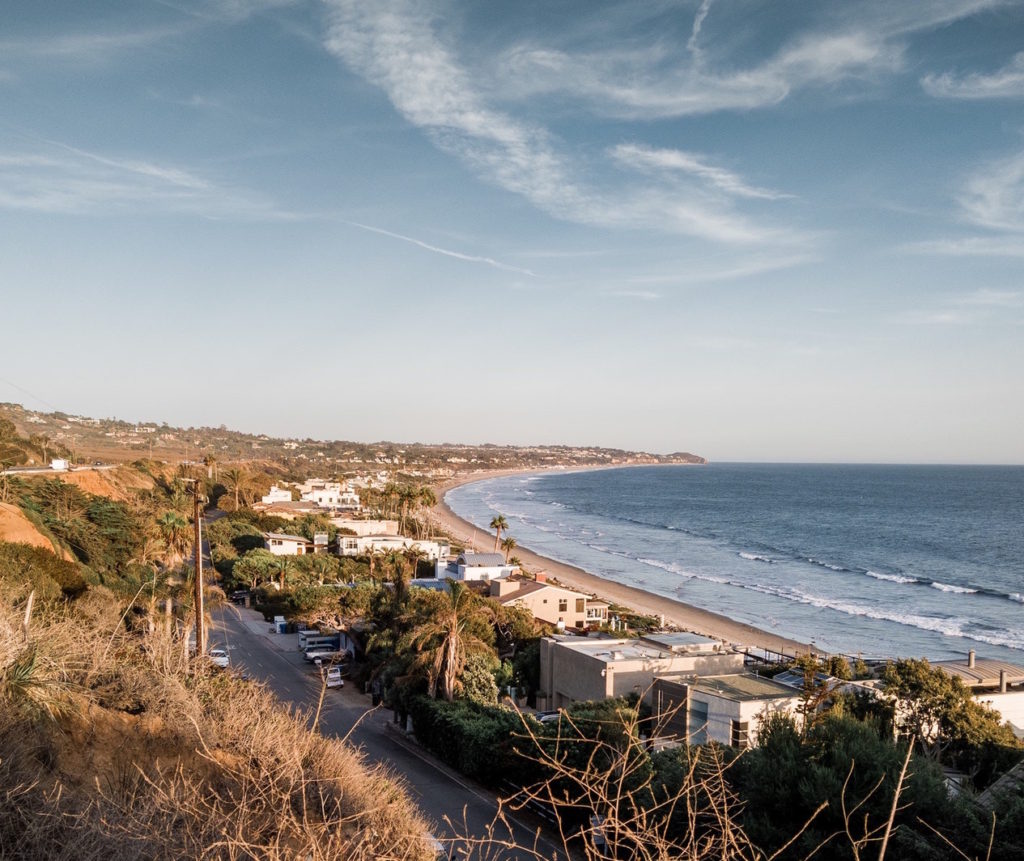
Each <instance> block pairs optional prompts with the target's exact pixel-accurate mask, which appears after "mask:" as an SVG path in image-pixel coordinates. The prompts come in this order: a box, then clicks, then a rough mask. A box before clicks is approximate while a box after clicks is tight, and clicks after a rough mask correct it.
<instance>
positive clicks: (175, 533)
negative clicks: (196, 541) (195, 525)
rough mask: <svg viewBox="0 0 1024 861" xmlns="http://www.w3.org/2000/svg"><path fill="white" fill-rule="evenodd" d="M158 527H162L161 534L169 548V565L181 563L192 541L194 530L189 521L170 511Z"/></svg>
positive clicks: (166, 557) (160, 520)
mask: <svg viewBox="0 0 1024 861" xmlns="http://www.w3.org/2000/svg"><path fill="white" fill-rule="evenodd" d="M156 525H157V526H158V527H160V534H161V535H162V536H163V539H164V544H165V545H166V547H167V554H166V556H165V560H167V561H168V563H169V564H174V563H175V562H179V561H180V560H181V559H182V557H184V555H185V551H186V550H187V549H188V546H189V544H190V543H191V541H192V530H191V528H190V527H189V524H188V520H186V519H185V518H184V517H182V516H181V515H180V514H179V513H178V512H177V511H168V512H166V513H165V514H164V515H163V516H162V517H160V518H159V519H158V520H157V522H156Z"/></svg>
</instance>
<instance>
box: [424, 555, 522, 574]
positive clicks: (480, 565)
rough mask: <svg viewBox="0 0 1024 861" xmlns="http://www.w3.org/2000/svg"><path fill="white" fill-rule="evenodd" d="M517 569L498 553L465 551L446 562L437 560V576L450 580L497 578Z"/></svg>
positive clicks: (517, 569)
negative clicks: (449, 578)
mask: <svg viewBox="0 0 1024 861" xmlns="http://www.w3.org/2000/svg"><path fill="white" fill-rule="evenodd" d="M517 571H519V567H518V566H516V565H509V564H508V563H506V562H505V557H504V556H502V555H501V554H500V553H471V552H469V551H465V552H463V553H460V554H459V555H458V557H457V558H456V559H454V560H452V561H449V562H447V563H443V562H441V561H438V564H437V577H438V579H443V578H445V577H451V578H452V580H497V579H499V578H501V577H510V576H512V575H513V574H515V573H516V572H517Z"/></svg>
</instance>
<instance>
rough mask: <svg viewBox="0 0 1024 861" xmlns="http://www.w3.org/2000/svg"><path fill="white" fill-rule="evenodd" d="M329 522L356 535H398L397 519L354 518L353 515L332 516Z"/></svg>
mask: <svg viewBox="0 0 1024 861" xmlns="http://www.w3.org/2000/svg"><path fill="white" fill-rule="evenodd" d="M331 523H332V524H334V525H335V526H337V527H338V529H345V530H347V531H349V532H352V533H355V534H356V535H358V536H362V537H364V538H365V537H366V536H367V535H398V521H397V520H356V519H355V518H353V517H332V518H331Z"/></svg>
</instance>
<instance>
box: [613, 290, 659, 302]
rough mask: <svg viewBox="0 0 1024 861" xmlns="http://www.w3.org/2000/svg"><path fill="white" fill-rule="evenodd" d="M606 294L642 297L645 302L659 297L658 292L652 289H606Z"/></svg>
mask: <svg viewBox="0 0 1024 861" xmlns="http://www.w3.org/2000/svg"><path fill="white" fill-rule="evenodd" d="M605 295H606V296H617V297H619V298H621V299H642V300H643V301H645V302H653V301H655V300H657V299H660V298H661V294H660V293H655V292H654V291H653V290H608V291H607V292H606V293H605Z"/></svg>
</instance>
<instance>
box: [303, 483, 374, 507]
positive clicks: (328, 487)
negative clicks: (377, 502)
mask: <svg viewBox="0 0 1024 861" xmlns="http://www.w3.org/2000/svg"><path fill="white" fill-rule="evenodd" d="M299 494H300V497H301V498H302V499H303V500H305V501H307V502H313V503H315V504H316V505H317V507H318V508H346V509H351V510H355V511H358V510H359V508H360V501H359V494H358V493H355V492H354V491H353V490H352V488H350V487H348V486H347V485H342V484H341V482H339V481H325V480H323V479H320V478H312V479H309V480H307V481H305V482H303V483H302V484H301V485H300V486H299Z"/></svg>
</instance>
